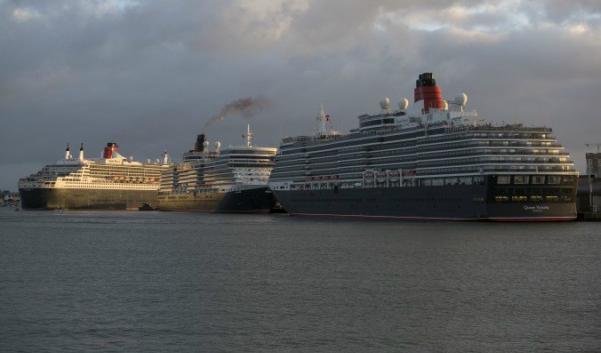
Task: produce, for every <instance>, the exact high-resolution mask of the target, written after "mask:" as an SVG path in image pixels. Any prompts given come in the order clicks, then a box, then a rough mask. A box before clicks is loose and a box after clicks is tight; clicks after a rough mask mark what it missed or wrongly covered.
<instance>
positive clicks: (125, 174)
mask: <svg viewBox="0 0 601 353" xmlns="http://www.w3.org/2000/svg"><path fill="white" fill-rule="evenodd" d="M118 150H119V147H118V146H117V144H116V143H112V142H111V143H107V145H106V147H105V148H104V150H103V153H102V156H101V158H98V159H88V158H86V157H85V155H84V148H83V144H82V145H81V147H80V150H79V156H78V158H74V157H73V155H72V154H71V148H70V146H69V145H67V149H66V150H65V157H64V159H62V160H59V161H57V162H56V163H54V164H49V165H46V166H45V167H44V168H42V170H40V171H38V172H37V173H35V174H32V175H30V176H28V177H25V178H22V179H20V180H19V192H20V194H21V200H22V201H21V203H22V207H23V208H28V209H137V208H139V207H141V206H144V205H145V204H146V205H152V204H155V203H156V198H157V194H158V189H159V182H160V175H161V172H162V171H164V170H166V169H168V168H169V164H168V160H167V159H168V157H167V155H166V154H165V155H164V158H163V160H157V161H154V162H152V161H148V162H147V163H141V162H137V161H134V160H133V159H132V158H130V159H128V158H125V157H123V156H122V155H120V154H119V152H118Z"/></svg>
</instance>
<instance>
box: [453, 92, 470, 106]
mask: <svg viewBox="0 0 601 353" xmlns="http://www.w3.org/2000/svg"><path fill="white" fill-rule="evenodd" d="M467 100H468V98H467V94H466V93H461V94H460V95H458V96H457V97H456V98H455V102H454V103H455V104H457V105H460V106H462V107H465V106H466V105H467Z"/></svg>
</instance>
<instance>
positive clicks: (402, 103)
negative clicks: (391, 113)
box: [399, 97, 409, 110]
mask: <svg viewBox="0 0 601 353" xmlns="http://www.w3.org/2000/svg"><path fill="white" fill-rule="evenodd" d="M407 108H409V99H407V98H405V97H403V98H401V101H400V102H399V109H401V110H407Z"/></svg>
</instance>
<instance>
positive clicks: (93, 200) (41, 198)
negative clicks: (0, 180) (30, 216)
mask: <svg viewBox="0 0 601 353" xmlns="http://www.w3.org/2000/svg"><path fill="white" fill-rule="evenodd" d="M19 193H20V194H21V207H22V208H24V209H47V210H53V209H72V210H87V209H89V210H133V209H138V208H139V207H141V206H142V205H144V204H149V205H155V204H156V201H157V191H153V190H98V189H96V190H95V189H56V188H55V189H50V188H48V189H19Z"/></svg>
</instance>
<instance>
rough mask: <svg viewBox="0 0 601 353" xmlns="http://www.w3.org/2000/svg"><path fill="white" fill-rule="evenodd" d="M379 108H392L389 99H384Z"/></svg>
mask: <svg viewBox="0 0 601 353" xmlns="http://www.w3.org/2000/svg"><path fill="white" fill-rule="evenodd" d="M380 108H382V110H390V108H392V102H391V101H390V98H388V97H385V98H384V100H382V101H381V102H380Z"/></svg>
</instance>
